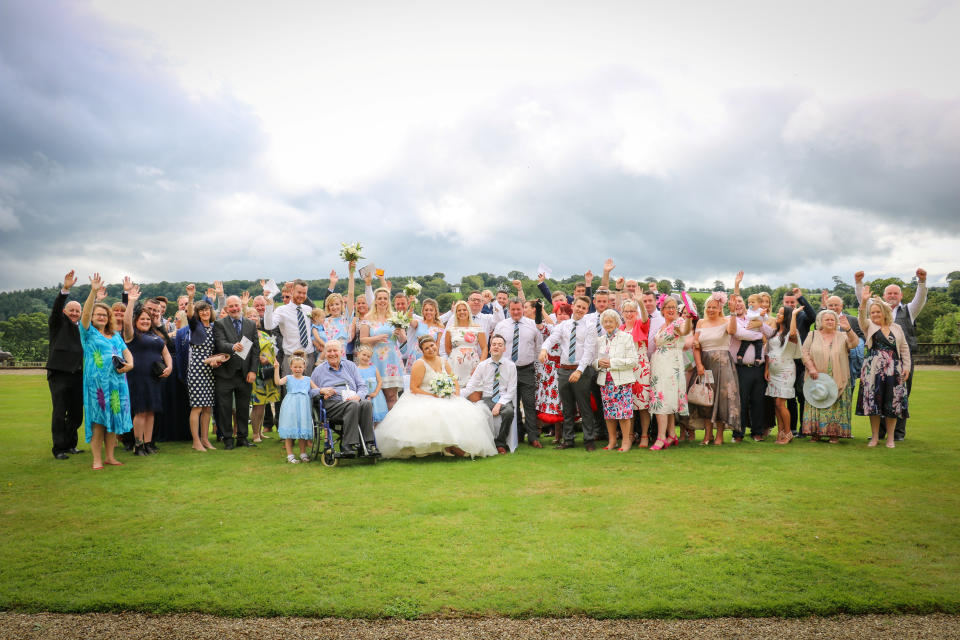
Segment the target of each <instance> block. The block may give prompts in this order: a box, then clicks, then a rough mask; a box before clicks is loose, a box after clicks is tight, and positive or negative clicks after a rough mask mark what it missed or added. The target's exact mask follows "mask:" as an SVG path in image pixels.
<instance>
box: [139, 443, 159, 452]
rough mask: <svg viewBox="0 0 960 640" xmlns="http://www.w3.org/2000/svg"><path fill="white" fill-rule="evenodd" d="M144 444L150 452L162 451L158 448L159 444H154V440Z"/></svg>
mask: <svg viewBox="0 0 960 640" xmlns="http://www.w3.org/2000/svg"><path fill="white" fill-rule="evenodd" d="M143 446H144V448H145V449H146V450H147V451H149V452H150V453H160V449H158V448H157V445H155V444H153V442H144V443H143Z"/></svg>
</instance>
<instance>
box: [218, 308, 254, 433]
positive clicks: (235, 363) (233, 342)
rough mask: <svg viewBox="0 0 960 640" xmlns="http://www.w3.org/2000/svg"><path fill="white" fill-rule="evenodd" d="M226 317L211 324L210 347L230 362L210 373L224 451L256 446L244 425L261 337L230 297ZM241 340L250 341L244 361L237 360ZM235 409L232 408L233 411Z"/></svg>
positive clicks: (247, 416) (247, 413) (246, 421)
mask: <svg viewBox="0 0 960 640" xmlns="http://www.w3.org/2000/svg"><path fill="white" fill-rule="evenodd" d="M224 309H225V311H226V312H227V315H226V317H224V318H221V319H219V320H217V321H216V322H215V323H213V344H214V349H215V350H216V352H217V353H226V354H229V355H230V359H229V360H227V361H226V362H225V363H223V364H222V365H220V366H219V367H217V368H216V369H214V370H213V373H214V376H215V389H216V395H217V424H218V425H220V430H221V431H222V432H223V435H224V448H226V449H233V448H234V447H235V446H237V445H239V446H241V447H255V446H257V445H255V444H253V443H252V442H250V441H248V440H247V425H248V422H249V418H250V392H251V390H252V387H251V385H252V384H253V382H254V380H255V379H256V377H257V364H258V363H259V362H260V337H259V336H258V335H257V327H256V325H254V324H253V323H252V322H251V321H249V320H247V319H246V318H244V317H243V313H242V311H241V308H240V298H239V297H237V296H230V297H229V298H227V300H226V305H225V307H224ZM243 338H247V339H248V340H250V343H251V344H250V350H249V351H248V352H247V357H246V358H241V357H240V352H241V351H243V344H242V340H243ZM234 407H235V408H234ZM231 410H232V411H234V412H235V413H236V418H237V437H236V443H234V439H233V435H232V434H233V430H232V429H230V424H231Z"/></svg>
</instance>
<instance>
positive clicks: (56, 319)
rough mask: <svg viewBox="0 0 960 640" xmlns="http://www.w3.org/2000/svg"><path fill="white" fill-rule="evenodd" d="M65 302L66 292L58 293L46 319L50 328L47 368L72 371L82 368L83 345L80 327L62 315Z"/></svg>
mask: <svg viewBox="0 0 960 640" xmlns="http://www.w3.org/2000/svg"><path fill="white" fill-rule="evenodd" d="M66 304H67V294H65V293H60V294H59V295H58V296H57V299H56V300H54V302H53V311H52V312H51V313H50V319H49V320H48V321H47V325H48V327H49V329H50V352H49V354H48V355H47V370H49V371H66V372H69V373H74V372H76V371H80V370H81V369H82V368H83V345H82V344H81V343H80V328H79V327H78V326H77V325H75V324H73V323H72V322H70V320H69V319H68V318H67V316H65V315H63V308H64V307H65V306H66Z"/></svg>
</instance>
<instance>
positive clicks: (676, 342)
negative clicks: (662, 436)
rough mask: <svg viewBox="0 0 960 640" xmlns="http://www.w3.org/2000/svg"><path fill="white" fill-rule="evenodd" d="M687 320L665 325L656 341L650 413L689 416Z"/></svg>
mask: <svg viewBox="0 0 960 640" xmlns="http://www.w3.org/2000/svg"><path fill="white" fill-rule="evenodd" d="M684 322H685V321H684V320H679V319H678V320H674V321H673V322H671V323H670V324H665V325H663V326H662V327H661V328H660V330H659V331H657V335H656V337H655V339H654V341H655V343H656V351H654V352H653V360H652V361H651V363H650V387H651V392H650V413H652V414H671V413H677V414H680V415H681V416H685V415H689V410H688V409H687V379H686V376H685V374H684V366H685V363H684V360H683V347H684V342H685V341H684V337H683V336H682V335H680V330H681V329H682V328H683V323H684Z"/></svg>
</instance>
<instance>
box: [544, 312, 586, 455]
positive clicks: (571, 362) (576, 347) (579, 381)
mask: <svg viewBox="0 0 960 640" xmlns="http://www.w3.org/2000/svg"><path fill="white" fill-rule="evenodd" d="M589 308H590V298H587V297H586V296H581V297H579V298H577V299H576V300H574V302H573V316H572V317H571V318H569V319H568V320H564V321H563V322H561V323H560V324H558V325H556V326H555V327H554V329H553V333H551V334H550V337H549V338H547V339H546V340H545V341H544V342H543V346H542V347H541V348H540V362H541V363H544V362H546V361H547V354H548V352H549V351H550V349H552V348H553V347H554V346H555V345H558V344H559V345H560V364H558V365H557V369H556V372H557V387H558V390H559V392H560V401H561V403H562V405H563V441H562V442H558V444H557V445H556V446H555V447H554V448H555V449H570V448H571V447H573V439H574V433H573V418H574V411H575V409H576V408H579V409H580V418H581V419H582V420H583V442H584V447H585V448H586V450H587V451H594V450H595V449H596V444H594V441H595V440H596V439H597V424H596V422H595V421H594V419H593V410H592V409H591V408H590V393H591V391H592V390H593V387H594V386H595V384H594V380H596V378H597V373H596V371H595V370H594V368H593V362H594V358H595V357H596V355H597V332H596V331H595V330H594V328H593V326H592V325H591V324H590V323H589V322H588V321H587V319H586V314H587V310H588V309H589Z"/></svg>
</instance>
